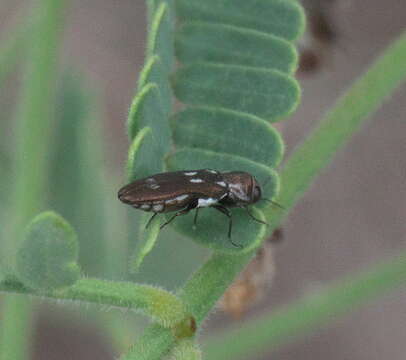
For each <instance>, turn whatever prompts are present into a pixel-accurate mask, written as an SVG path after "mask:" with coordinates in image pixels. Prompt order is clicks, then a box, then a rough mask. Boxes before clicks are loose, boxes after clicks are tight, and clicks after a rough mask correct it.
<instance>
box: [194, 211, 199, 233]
mask: <svg viewBox="0 0 406 360" xmlns="http://www.w3.org/2000/svg"><path fill="white" fill-rule="evenodd" d="M197 215H199V208H198V207H197V208H196V210H195V217H194V219H193V226H194V228H196V223H197Z"/></svg>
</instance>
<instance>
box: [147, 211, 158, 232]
mask: <svg viewBox="0 0 406 360" xmlns="http://www.w3.org/2000/svg"><path fill="white" fill-rule="evenodd" d="M157 215H158V213H157V212H156V213H154V215H152V216H151V217H150V218H149V220H148V222H147V225H145V228H146V229H147V228H148V226H149V225H150V224H151V222H152V220H154V217H155V216H157Z"/></svg>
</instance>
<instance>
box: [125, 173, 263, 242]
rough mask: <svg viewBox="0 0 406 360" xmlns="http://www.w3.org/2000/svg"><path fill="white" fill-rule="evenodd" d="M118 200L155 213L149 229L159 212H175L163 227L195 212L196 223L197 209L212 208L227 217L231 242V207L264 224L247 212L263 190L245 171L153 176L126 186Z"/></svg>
mask: <svg viewBox="0 0 406 360" xmlns="http://www.w3.org/2000/svg"><path fill="white" fill-rule="evenodd" d="M118 197H119V199H120V200H121V201H122V202H124V203H126V204H129V205H131V206H133V207H135V208H136V209H140V210H143V211H151V212H153V213H154V215H153V216H152V217H151V219H150V220H149V221H148V223H147V226H148V225H149V224H150V222H151V221H152V220H153V218H154V217H155V216H156V215H157V214H158V213H164V212H171V211H176V213H175V214H174V215H173V216H172V217H171V218H170V219H169V220H168V221H166V222H165V223H164V224H163V225H162V226H161V228H162V227H164V226H165V225H167V224H169V223H170V222H171V221H172V220H173V219H175V217H177V216H179V215H184V214H187V213H188V212H189V211H190V210H193V209H196V214H195V220H194V221H195V223H196V220H197V214H198V212H197V210H198V209H199V208H201V207H213V208H215V209H216V210H218V211H220V212H221V213H223V214H224V215H226V216H227V217H228V220H229V228H228V236H229V238H230V239H231V229H232V214H231V212H230V210H229V209H228V208H229V207H244V208H245V209H246V210H247V213H248V215H249V216H250V217H251V218H252V219H254V220H255V221H257V222H260V223H264V222H263V221H262V220H258V219H256V218H255V217H254V216H253V215H252V214H251V213H250V212H249V210H248V205H250V204H254V203H256V202H257V201H258V200H260V199H261V188H260V186H259V185H258V183H257V181H256V180H255V178H254V177H253V176H252V175H250V174H248V173H246V172H243V171H233V172H227V173H220V172H218V171H215V170H210V169H202V170H184V171H175V172H167V173H161V174H156V175H151V176H149V177H147V178H144V179H140V180H136V181H134V182H132V183H131V184H128V185H126V186H124V187H123V188H122V189H120V191H119V192H118ZM231 242H232V241H231ZM232 243H233V242H232ZM233 244H234V243H233ZM234 245H235V246H239V245H237V244H234Z"/></svg>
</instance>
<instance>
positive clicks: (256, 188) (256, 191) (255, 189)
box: [253, 185, 261, 202]
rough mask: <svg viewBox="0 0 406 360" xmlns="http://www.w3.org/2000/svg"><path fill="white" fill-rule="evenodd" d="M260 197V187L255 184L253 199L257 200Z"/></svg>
mask: <svg viewBox="0 0 406 360" xmlns="http://www.w3.org/2000/svg"><path fill="white" fill-rule="evenodd" d="M260 198H261V188H260V187H259V186H258V185H256V186H255V187H254V193H253V201H254V202H257V201H258V200H259V199H260Z"/></svg>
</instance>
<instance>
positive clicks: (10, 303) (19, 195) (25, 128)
mask: <svg viewBox="0 0 406 360" xmlns="http://www.w3.org/2000/svg"><path fill="white" fill-rule="evenodd" d="M33 8H34V9H35V14H34V18H35V20H37V21H36V22H35V25H34V26H33V28H32V32H31V36H30V39H29V40H30V41H29V42H27V43H28V44H29V49H28V51H27V57H26V64H25V71H24V77H23V86H22V94H21V98H20V102H19V109H18V113H17V117H16V129H15V139H16V147H15V161H14V164H15V169H14V174H13V175H14V179H15V182H14V184H13V185H14V186H13V189H12V194H11V199H12V201H11V203H12V204H13V208H12V209H11V212H10V215H11V221H10V231H8V234H7V236H5V237H4V239H3V244H2V256H3V259H4V260H6V261H7V265H8V266H9V267H12V266H13V260H12V259H13V258H14V253H15V250H16V245H18V244H19V241H20V240H21V235H22V231H23V228H24V225H25V224H26V223H27V221H28V220H29V219H30V217H32V216H33V215H35V213H37V212H38V211H39V210H41V208H42V206H43V205H44V202H45V201H44V194H46V190H47V183H46V180H47V177H48V176H47V165H48V164H47V162H48V158H47V155H46V154H48V146H49V142H50V136H49V135H50V133H49V131H50V129H51V128H52V126H51V120H52V117H51V114H52V106H51V104H53V103H54V101H53V95H54V83H55V75H56V54H57V47H58V44H59V30H60V29H61V26H62V25H61V24H63V21H62V19H63V11H64V1H62V0H59V1H58V0H42V1H40V2H39V3H38V4H36V6H34V7H33ZM29 21H30V20H29ZM10 259H11V260H10ZM2 311H3V313H4V314H6V316H5V318H3V321H2V323H1V327H2V328H1V330H0V359H1V360H24V359H27V358H28V357H29V339H30V336H29V332H30V328H31V326H30V322H31V320H30V307H29V305H28V300H27V299H19V300H17V301H16V300H15V298H14V296H13V297H9V298H8V299H7V298H6V300H5V302H4V306H3V309H2ZM11 337H13V338H12V339H11Z"/></svg>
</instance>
